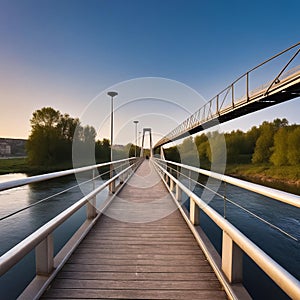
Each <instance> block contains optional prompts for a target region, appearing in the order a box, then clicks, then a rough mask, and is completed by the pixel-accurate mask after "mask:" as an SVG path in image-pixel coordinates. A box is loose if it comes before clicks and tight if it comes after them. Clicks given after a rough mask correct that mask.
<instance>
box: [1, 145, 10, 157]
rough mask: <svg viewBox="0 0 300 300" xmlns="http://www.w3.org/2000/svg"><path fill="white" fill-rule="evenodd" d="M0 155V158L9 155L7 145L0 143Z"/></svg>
mask: <svg viewBox="0 0 300 300" xmlns="http://www.w3.org/2000/svg"><path fill="white" fill-rule="evenodd" d="M0 155H1V156H9V155H11V147H10V145H9V144H8V143H5V142H0Z"/></svg>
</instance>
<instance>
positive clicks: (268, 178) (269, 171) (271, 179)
mask: <svg viewBox="0 0 300 300" xmlns="http://www.w3.org/2000/svg"><path fill="white" fill-rule="evenodd" d="M226 174H228V175H231V176H234V177H238V178H241V179H244V180H248V181H251V182H255V183H258V184H262V185H266V186H269V187H272V188H276V189H280V190H283V191H286V192H289V193H293V194H297V195H299V194H300V189H299V187H300V165H296V166H280V167H276V166H273V165H272V164H259V165H255V164H245V165H227V167H226Z"/></svg>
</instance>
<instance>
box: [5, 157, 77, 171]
mask: <svg viewBox="0 0 300 300" xmlns="http://www.w3.org/2000/svg"><path fill="white" fill-rule="evenodd" d="M71 168H72V164H71V163H64V164H59V165H51V166H31V165H29V164H28V162H27V158H24V157H21V158H7V159H0V175H4V174H9V173H25V174H27V175H31V176H32V175H39V174H44V173H50V172H55V171H61V170H67V169H71Z"/></svg>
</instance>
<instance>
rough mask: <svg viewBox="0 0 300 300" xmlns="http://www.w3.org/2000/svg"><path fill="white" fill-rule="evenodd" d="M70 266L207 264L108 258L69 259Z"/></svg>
mask: <svg viewBox="0 0 300 300" xmlns="http://www.w3.org/2000/svg"><path fill="white" fill-rule="evenodd" d="M69 263H70V264H79V265H110V266H114V265H117V266H174V265H175V266H193V265H198V266H203V265H207V264H208V262H207V261H205V260H203V259H188V258H187V259H186V260H165V259H116V258H115V257H113V258H111V259H108V258H104V259H103V258H99V257H98V258H91V257H89V258H70V259H69Z"/></svg>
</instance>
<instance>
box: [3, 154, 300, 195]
mask: <svg viewBox="0 0 300 300" xmlns="http://www.w3.org/2000/svg"><path fill="white" fill-rule="evenodd" d="M72 167H73V166H72V164H71V163H65V164H60V165H51V166H30V165H29V164H28V162H27V159H26V158H24V157H22V158H10V159H0V175H4V174H9V173H25V174H27V175H30V176H32V175H38V174H43V173H50V172H55V171H61V170H67V169H71V168H72ZM226 174H227V175H229V176H233V177H237V178H240V179H243V180H247V181H250V182H254V183H258V184H261V185H265V186H268V187H272V188H276V189H280V190H283V191H285V192H288V193H293V194H297V195H300V166H299V165H298V166H281V167H275V166H273V165H271V164H260V165H253V164H239V165H237V164H235V165H227V167H226Z"/></svg>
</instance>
